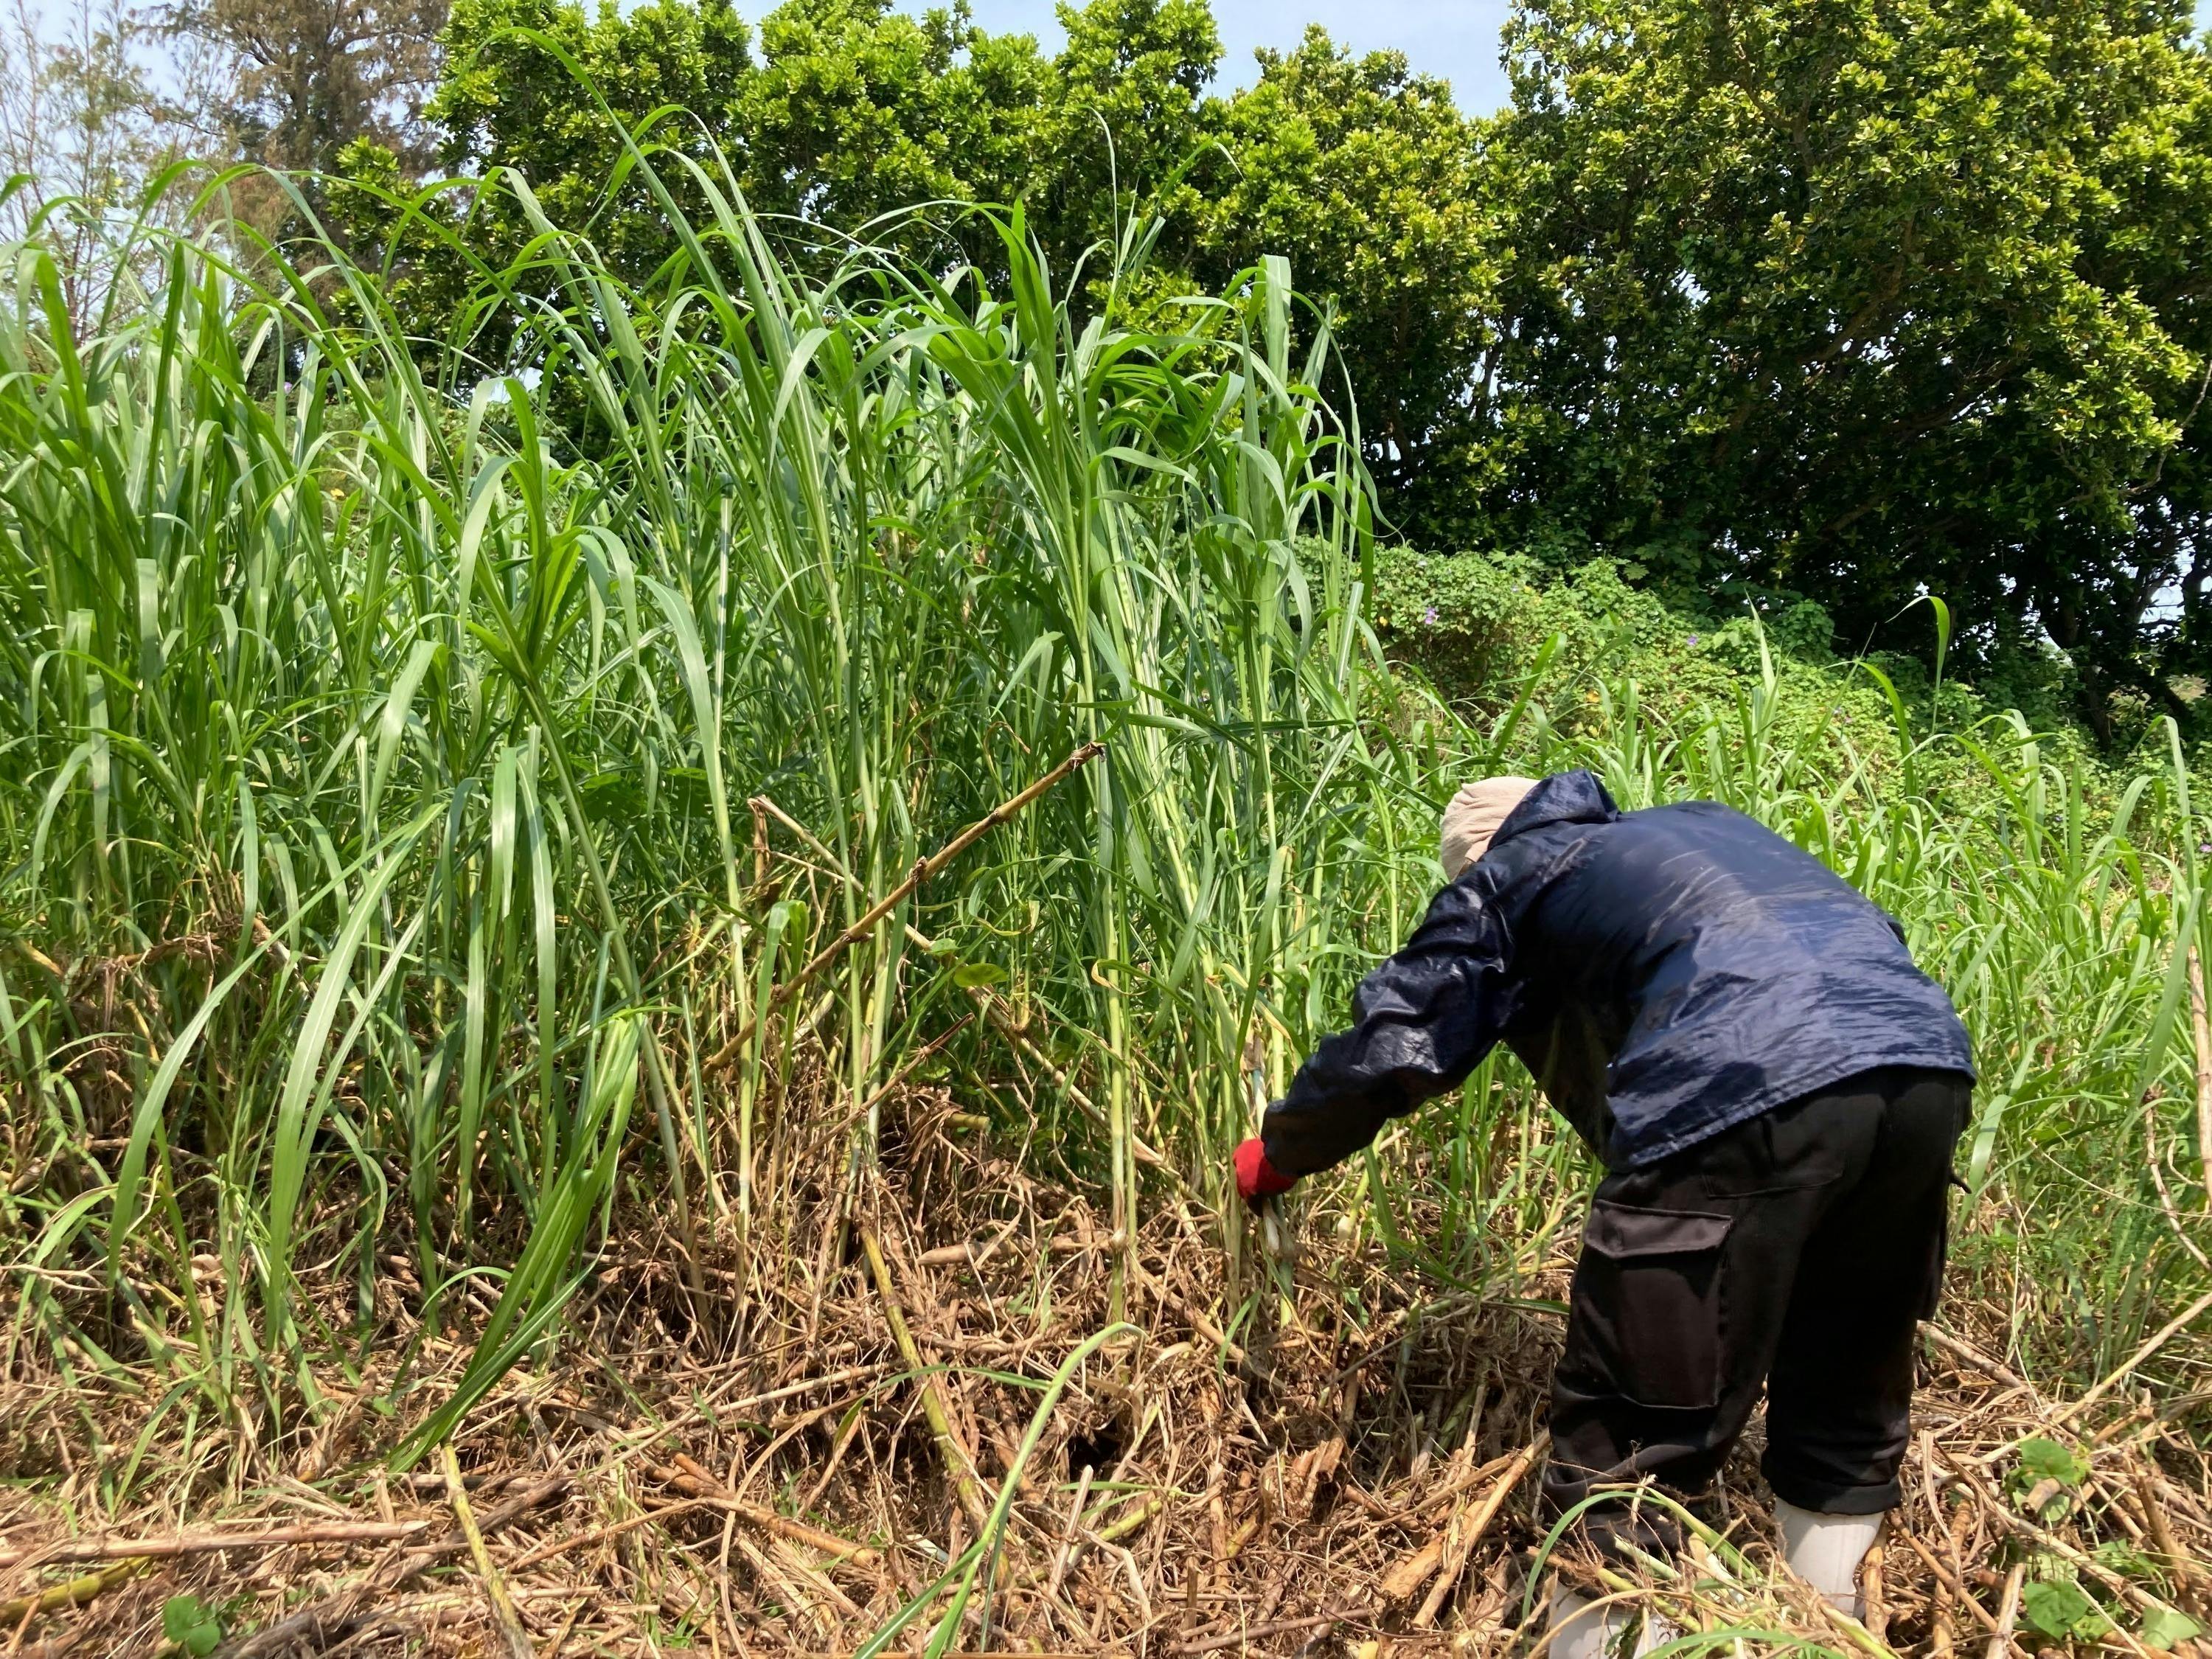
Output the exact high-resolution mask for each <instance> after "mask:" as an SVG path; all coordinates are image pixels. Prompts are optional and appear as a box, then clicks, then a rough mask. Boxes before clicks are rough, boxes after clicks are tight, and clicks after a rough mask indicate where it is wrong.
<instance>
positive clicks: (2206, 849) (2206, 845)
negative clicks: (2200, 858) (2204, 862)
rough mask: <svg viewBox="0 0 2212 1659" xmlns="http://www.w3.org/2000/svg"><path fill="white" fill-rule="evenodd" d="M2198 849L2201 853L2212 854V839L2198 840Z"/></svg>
mask: <svg viewBox="0 0 2212 1659" xmlns="http://www.w3.org/2000/svg"><path fill="white" fill-rule="evenodd" d="M2197 851H2198V852H2200V853H2203V854H2212V841H2200V842H2197Z"/></svg>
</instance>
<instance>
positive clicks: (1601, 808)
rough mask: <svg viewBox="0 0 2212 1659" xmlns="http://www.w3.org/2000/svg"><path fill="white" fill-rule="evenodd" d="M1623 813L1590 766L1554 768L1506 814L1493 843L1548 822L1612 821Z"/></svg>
mask: <svg viewBox="0 0 2212 1659" xmlns="http://www.w3.org/2000/svg"><path fill="white" fill-rule="evenodd" d="M1617 817H1620V808H1619V807H1618V806H1616V805H1613V797H1612V796H1611V795H1608V794H1607V793H1606V792H1605V786H1604V785H1603V784H1601V783H1600V782H1599V781H1597V778H1596V776H1595V775H1594V774H1592V773H1591V772H1589V770H1587V769H1577V770H1575V771H1572V772H1554V773H1553V774H1552V775H1551V776H1550V777H1548V778H1545V779H1543V780H1541V781H1540V782H1538V784H1537V785H1536V787H1534V789H1531V790H1530V791H1529V792H1528V793H1527V794H1525V795H1523V796H1522V798H1521V804H1520V805H1518V806H1516V807H1515V808H1514V809H1513V810H1512V811H1510V812H1509V813H1507V814H1506V815H1505V822H1504V823H1501V824H1499V825H1498V833H1497V834H1496V835H1495V836H1492V837H1491V838H1490V844H1491V846H1492V847H1493V848H1494V847H1500V846H1503V845H1504V843H1505V842H1509V841H1510V840H1512V839H1513V837H1514V836H1518V835H1521V834H1523V833H1524V832H1526V831H1528V830H1530V829H1541V828H1543V826H1544V825H1546V824H1547V823H1612V822H1613V820H1614V819H1615V818H1617Z"/></svg>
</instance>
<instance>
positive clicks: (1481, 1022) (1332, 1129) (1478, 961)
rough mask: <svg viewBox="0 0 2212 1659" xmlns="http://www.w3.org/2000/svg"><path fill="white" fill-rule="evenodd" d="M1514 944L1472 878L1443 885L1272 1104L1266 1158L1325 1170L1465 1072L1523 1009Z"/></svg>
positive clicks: (1287, 1169) (1290, 1171) (1288, 1170)
mask: <svg viewBox="0 0 2212 1659" xmlns="http://www.w3.org/2000/svg"><path fill="white" fill-rule="evenodd" d="M1510 955H1511V942H1510V940H1509V939H1508V938H1507V937H1506V930H1505V927H1504V923H1503V922H1502V921H1500V920H1499V918H1498V912H1497V910H1496V908H1495V907H1494V906H1492V904H1490V903H1488V902H1486V901H1485V900H1484V899H1483V898H1482V896H1480V895H1479V894H1477V893H1476V892H1475V891H1474V887H1473V884H1468V883H1460V882H1455V883H1454V884H1452V885H1450V886H1449V887H1447V888H1445V889H1444V890H1443V892H1441V893H1439V894H1437V896H1436V898H1435V900H1434V901H1433V902H1431V904H1430V906H1429V913H1428V915H1426V916H1425V917H1424V918H1423V919H1422V921H1421V925H1420V926H1419V927H1418V928H1416V929H1415V930H1414V933H1413V938H1412V939H1409V940H1407V943H1406V947H1405V949H1403V950H1402V951H1399V952H1398V953H1397V955H1395V956H1394V957H1390V958H1389V960H1388V961H1386V962H1384V963H1383V964H1382V965H1381V966H1380V967H1378V968H1376V969H1375V971H1374V972H1373V973H1371V974H1370V975H1367V977H1366V978H1365V979H1364V980H1362V981H1360V982H1359V991H1358V995H1356V996H1355V997H1354V998H1353V999H1352V1018H1353V1024H1352V1029H1351V1030H1347V1031H1340V1032H1338V1033H1337V1034H1336V1035H1335V1036H1332V1037H1329V1038H1328V1039H1327V1040H1326V1041H1325V1042H1322V1044H1321V1046H1320V1047H1319V1048H1316V1049H1315V1050H1314V1052H1313V1054H1311V1055H1310V1057H1309V1058H1308V1059H1307V1060H1306V1063H1305V1064H1304V1066H1301V1067H1300V1068H1299V1070H1298V1074H1297V1077H1296V1078H1295V1079H1292V1081H1291V1090H1290V1092H1289V1093H1288V1094H1286V1095H1285V1096H1284V1097H1283V1098H1282V1099H1280V1100H1279V1101H1277V1102H1276V1103H1274V1104H1273V1106H1271V1107H1269V1108H1268V1109H1267V1118H1266V1120H1265V1121H1264V1122H1262V1124H1261V1130H1260V1137H1261V1141H1262V1142H1263V1143H1264V1145H1265V1148H1266V1152H1267V1158H1266V1162H1267V1165H1268V1166H1270V1167H1271V1169H1272V1170H1273V1171H1274V1172H1275V1173H1276V1174H1277V1175H1279V1176H1285V1177H1292V1178H1295V1177H1296V1176H1303V1175H1311V1174H1312V1173H1313V1172H1314V1171H1315V1170H1325V1169H1327V1168H1328V1166H1329V1165H1330V1164H1337V1163H1340V1162H1341V1161H1342V1160H1344V1159H1345V1158H1349V1157H1350V1156H1351V1155H1352V1153H1354V1152H1358V1150H1359V1149H1360V1148H1361V1147H1363V1146H1366V1145H1367V1144H1368V1143H1369V1142H1370V1141H1371V1140H1373V1139H1375V1137H1376V1135H1377V1134H1378V1133H1381V1132H1382V1128H1383V1124H1384V1123H1385V1122H1386V1121H1389V1119H1391V1118H1394V1117H1402V1116H1404V1115H1406V1114H1407V1113H1408V1112H1410V1111H1412V1110H1413V1109H1414V1108H1416V1107H1417V1106H1419V1104H1420V1103H1422V1102H1423V1101H1425V1100H1432V1099H1434V1098H1435V1097H1437V1096H1438V1095H1441V1094H1443V1093H1445V1092H1447V1091H1449V1090H1452V1089H1455V1088H1457V1087H1458V1086H1459V1085H1461V1084H1462V1083H1463V1082H1465V1081H1466V1080H1467V1075H1468V1073H1470V1072H1472V1071H1473V1070H1474V1068H1475V1066H1477V1065H1479V1064H1480V1062H1481V1060H1482V1057H1483V1056H1484V1055H1485V1054H1488V1053H1489V1052H1490V1050H1491V1048H1492V1046H1493V1045H1494V1044H1495V1043H1496V1042H1497V1041H1498V1035H1499V1033H1500V1032H1501V1031H1502V1030H1504V1026H1505V1024H1506V1022H1507V1021H1508V1020H1509V1019H1510V1018H1511V1017H1512V1013H1513V1002H1514V987H1513V984H1512V981H1511V980H1510V976H1509V974H1508V970H1507V964H1508V961H1509V958H1510Z"/></svg>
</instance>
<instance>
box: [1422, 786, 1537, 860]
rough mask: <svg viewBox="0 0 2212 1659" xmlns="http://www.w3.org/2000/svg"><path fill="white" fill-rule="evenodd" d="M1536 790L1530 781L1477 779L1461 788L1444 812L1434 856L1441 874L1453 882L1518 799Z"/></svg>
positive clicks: (1484, 848)
mask: <svg viewBox="0 0 2212 1659" xmlns="http://www.w3.org/2000/svg"><path fill="white" fill-rule="evenodd" d="M1534 787H1536V780H1535V779H1534V778H1510V777H1508V778H1481V779H1478V780H1477V781H1474V782H1473V783H1469V784H1463V785H1462V786H1461V787H1460V792H1459V793H1457V794H1456V795H1454V796H1453V797H1452V798H1451V805H1449V806H1447V807H1445V808H1444V817H1443V848H1441V849H1440V850H1439V852H1438V853H1437V857H1438V858H1439V859H1440V860H1442V861H1443V866H1444V874H1445V875H1447V876H1449V878H1451V879H1453V880H1454V881H1457V880H1458V879H1459V878H1460V877H1462V875H1464V874H1466V873H1467V869H1468V866H1469V865H1471V864H1473V863H1474V861H1475V860H1477V859H1479V858H1480V857H1481V856H1482V855H1483V854H1484V853H1486V851H1488V850H1489V848H1490V838H1491V837H1492V836H1494V835H1496V834H1497V833H1498V825H1499V824H1501V823H1504V822H1505V820H1506V818H1507V817H1509V816H1510V814H1511V813H1512V811H1513V809H1514V808H1515V807H1516V806H1518V805H1520V804H1521V798H1522V796H1523V795H1525V794H1527V793H1528V792H1529V791H1530V790H1531V789H1534Z"/></svg>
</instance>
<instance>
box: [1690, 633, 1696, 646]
mask: <svg viewBox="0 0 2212 1659" xmlns="http://www.w3.org/2000/svg"><path fill="white" fill-rule="evenodd" d="M1697 642H1698V636H1697V635H1695V634H1692V635H1690V643H1691V644H1692V645H1695V644H1696V643H1697Z"/></svg>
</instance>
